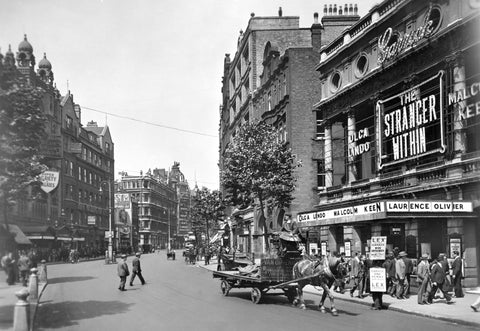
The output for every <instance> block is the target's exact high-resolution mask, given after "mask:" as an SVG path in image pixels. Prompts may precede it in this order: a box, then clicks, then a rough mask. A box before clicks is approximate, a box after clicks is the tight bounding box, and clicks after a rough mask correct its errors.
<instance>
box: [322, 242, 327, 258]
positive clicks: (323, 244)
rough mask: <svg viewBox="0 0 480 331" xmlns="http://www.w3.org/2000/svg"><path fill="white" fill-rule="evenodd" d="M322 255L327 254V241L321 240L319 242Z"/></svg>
mask: <svg viewBox="0 0 480 331" xmlns="http://www.w3.org/2000/svg"><path fill="white" fill-rule="evenodd" d="M321 250H322V256H327V242H326V241H322V243H321Z"/></svg>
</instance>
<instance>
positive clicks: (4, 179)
mask: <svg viewBox="0 0 480 331" xmlns="http://www.w3.org/2000/svg"><path fill="white" fill-rule="evenodd" d="M44 93H45V90H44V89H42V88H41V87H38V86H32V85H31V84H30V83H29V82H28V81H27V80H26V79H25V78H24V77H22V76H21V74H20V73H19V72H18V71H16V70H14V69H10V70H2V71H0V206H1V208H2V211H3V217H4V222H5V224H8V219H7V218H8V211H9V210H10V208H11V207H12V205H14V204H15V203H16V202H17V201H18V200H19V199H21V198H25V197H26V196H27V190H26V188H27V187H28V186H30V185H33V186H39V185H40V182H39V181H38V179H37V176H38V175H39V174H41V173H42V172H43V171H45V170H46V166H45V165H44V164H43V160H42V158H41V156H40V155H39V150H40V145H41V143H42V141H43V140H44V139H45V137H46V131H45V122H46V116H45V114H44V112H43V111H42V106H41V104H42V96H43V94H44Z"/></svg>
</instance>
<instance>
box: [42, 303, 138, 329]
mask: <svg viewBox="0 0 480 331" xmlns="http://www.w3.org/2000/svg"><path fill="white" fill-rule="evenodd" d="M131 305H133V304H127V303H123V302H120V301H96V300H89V301H67V302H61V303H51V304H50V303H48V304H44V303H43V304H42V305H41V306H40V307H39V308H38V312H37V317H36V319H35V328H34V329H35V330H37V329H41V328H49V329H57V328H58V329H60V328H66V327H69V326H73V325H78V322H77V321H79V320H83V319H89V318H95V317H99V316H103V315H114V314H123V313H125V312H126V311H127V310H128V309H129V307H130V306H131ZM66 316H68V318H66Z"/></svg>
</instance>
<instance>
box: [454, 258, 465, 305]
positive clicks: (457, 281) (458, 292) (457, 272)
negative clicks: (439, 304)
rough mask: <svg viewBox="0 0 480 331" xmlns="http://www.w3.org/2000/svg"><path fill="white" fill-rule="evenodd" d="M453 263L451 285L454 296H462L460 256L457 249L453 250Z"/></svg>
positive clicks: (461, 262)
mask: <svg viewBox="0 0 480 331" xmlns="http://www.w3.org/2000/svg"><path fill="white" fill-rule="evenodd" d="M453 258H454V260H453V263H452V278H453V287H454V289H455V297H456V298H463V291H462V276H463V275H462V264H463V261H462V258H461V257H460V253H459V252H458V251H454V252H453Z"/></svg>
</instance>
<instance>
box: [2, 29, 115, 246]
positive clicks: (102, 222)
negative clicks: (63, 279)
mask: <svg viewBox="0 0 480 331" xmlns="http://www.w3.org/2000/svg"><path fill="white" fill-rule="evenodd" d="M0 70H2V71H5V70H12V71H14V72H15V74H16V75H19V76H21V77H23V79H25V80H26V81H27V82H28V83H29V84H31V85H32V86H36V87H40V88H42V89H43V98H42V102H41V108H42V111H43V112H44V113H45V115H46V117H47V121H46V123H45V129H46V131H47V138H46V139H45V141H44V142H43V143H42V146H41V149H40V156H41V157H42V158H43V159H42V162H44V163H45V164H46V165H47V166H48V170H50V171H52V172H54V173H57V174H58V176H57V177H58V181H57V184H56V187H55V188H54V189H53V190H52V191H51V192H49V193H46V192H44V191H42V190H41V189H40V188H33V187H31V188H29V192H28V195H27V197H26V198H24V199H20V200H19V201H17V204H16V206H15V208H14V209H13V210H11V211H10V214H9V215H8V221H9V222H10V223H11V224H15V225H18V227H19V228H20V229H21V230H22V231H23V232H24V233H25V234H26V235H27V238H30V239H31V244H32V247H36V248H37V249H38V250H39V251H45V252H47V251H51V250H52V249H56V250H57V251H61V250H67V249H70V248H77V249H81V250H82V251H84V252H87V251H88V252H89V253H93V252H94V251H95V252H96V253H100V252H102V253H101V254H103V252H104V250H105V247H106V242H105V231H107V230H108V228H109V223H108V222H109V201H110V202H111V201H112V200H113V191H112V190H110V191H111V192H109V193H107V194H101V193H100V192H99V189H100V186H101V183H102V182H105V181H107V182H111V183H112V187H113V173H114V145H113V142H112V138H111V135H110V132H109V129H108V127H107V126H105V127H98V126H97V124H96V123H93V122H92V123H89V125H88V126H87V127H84V126H83V124H82V123H81V108H80V106H79V105H78V104H75V102H74V100H73V95H72V94H71V93H70V91H68V93H67V94H66V95H64V96H62V95H61V94H60V92H59V91H58V90H57V89H56V87H55V85H54V75H53V71H52V64H51V63H50V61H49V60H48V59H47V57H46V55H45V54H44V57H43V59H42V60H41V61H40V62H39V63H38V69H37V71H36V72H35V56H34V54H33V47H32V45H31V44H30V42H29V41H28V40H27V36H25V38H24V40H23V41H22V42H21V43H20V44H19V46H18V52H17V55H16V57H15V56H14V55H13V52H12V51H11V48H10V47H9V51H7V53H6V54H5V57H3V56H2V55H0Z"/></svg>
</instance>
